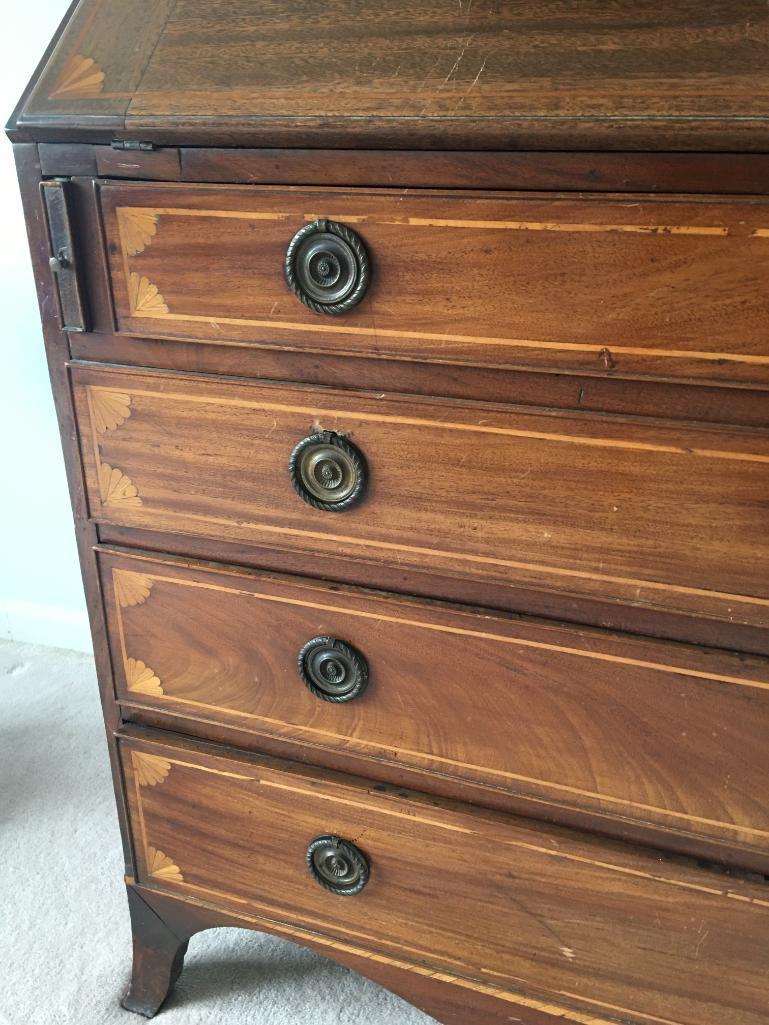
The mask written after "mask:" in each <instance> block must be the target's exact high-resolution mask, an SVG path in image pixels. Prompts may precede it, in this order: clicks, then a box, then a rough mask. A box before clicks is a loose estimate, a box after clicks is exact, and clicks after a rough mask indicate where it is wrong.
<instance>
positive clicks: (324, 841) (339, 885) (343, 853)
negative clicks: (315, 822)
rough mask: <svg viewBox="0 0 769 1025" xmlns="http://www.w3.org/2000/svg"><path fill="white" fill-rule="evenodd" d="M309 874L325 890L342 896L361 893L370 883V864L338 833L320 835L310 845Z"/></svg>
mask: <svg viewBox="0 0 769 1025" xmlns="http://www.w3.org/2000/svg"><path fill="white" fill-rule="evenodd" d="M307 867H308V868H309V870H310V874H311V875H312V877H313V878H314V879H315V880H316V882H318V883H320V885H321V886H323V887H324V888H325V889H326V890H329V891H330V892H331V893H337V894H339V896H340V897H352V896H353V895H354V894H356V893H360V891H361V890H362V889H363V887H364V886H365V885H366V883H367V882H368V877H369V865H368V861H366V858H365V856H364V855H363V853H362V852H361V851H359V850H358V848H357V847H356V846H355V844H352V843H350V841H349V840H342V839H340V837H338V836H319V837H318V838H317V839H316V840H313V841H312V843H311V844H310V846H309V847H308V848H307Z"/></svg>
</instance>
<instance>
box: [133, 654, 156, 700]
mask: <svg viewBox="0 0 769 1025" xmlns="http://www.w3.org/2000/svg"><path fill="white" fill-rule="evenodd" d="M125 675H126V683H127V684H128V689H129V690H130V691H133V692H135V693H139V694H150V695H152V697H156V698H162V697H163V688H162V686H161V684H160V680H159V679H158V678H157V676H156V675H155V673H154V671H153V670H152V669H150V667H149V666H148V665H145V663H144V662H142V661H141V659H138V658H129V659H127V660H126V667H125Z"/></svg>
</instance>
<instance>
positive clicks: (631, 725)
mask: <svg viewBox="0 0 769 1025" xmlns="http://www.w3.org/2000/svg"><path fill="white" fill-rule="evenodd" d="M100 563H101V575H102V586H103V588H104V593H105V596H106V605H107V617H108V622H109V629H110V642H111V648H112V656H113V664H114V665H115V669H116V679H117V688H118V697H119V698H120V699H121V700H123V701H125V702H127V703H129V704H131V705H132V706H150V707H155V708H158V709H159V710H161V711H166V712H167V711H179V712H181V713H182V714H183V715H186V716H190V717H193V718H196V717H197V718H200V719H201V720H203V721H206V720H208V721H210V720H214V721H218V722H221V723H224V724H225V725H232V726H235V727H237V728H238V729H239V730H240V731H242V734H243V737H242V739H243V742H244V743H250V744H251V746H257V747H258V744H259V741H260V738H261V737H262V736H263V735H264V734H267V735H272V736H276V737H285V738H290V739H298V740H300V741H302V742H304V743H306V744H310V745H313V746H317V747H322V748H325V749H326V750H331V751H349V752H356V753H359V754H363V755H365V756H367V757H370V758H374V759H376V760H378V761H385V762H389V763H391V764H393V765H397V766H399V767H400V766H403V765H409V766H412V767H416V768H421V769H424V770H425V771H427V772H432V773H439V774H441V775H443V776H446V775H448V776H456V777H459V778H461V779H466V780H471V781H473V782H482V783H485V784H486V785H488V786H490V787H494V788H496V789H502V790H508V791H509V792H511V793H512V794H519V793H522V792H523V793H526V794H528V795H530V796H531V797H533V798H539V799H540V800H542V801H543V802H546V803H547V802H550V803H551V804H554V805H563V804H566V805H570V806H575V807H578V808H586V809H589V810H591V811H596V810H597V811H600V812H603V813H606V814H610V815H615V816H619V817H622V818H623V819H626V820H627V819H636V820H637V821H638V822H641V823H643V822H656V823H659V824H661V825H664V826H667V827H668V828H670V829H671V830H676V831H679V832H681V831H683V832H690V833H696V834H701V835H705V836H713V837H717V838H719V839H722V840H726V841H732V842H735V843H739V844H742V845H747V846H753V847H756V848H757V849H759V850H760V849H762V848H763V847H764V846H765V845H766V841H767V839H769V808H767V804H766V802H765V800H764V797H763V795H764V794H765V793H766V792H767V791H768V790H769V765H767V760H766V759H765V758H764V756H763V750H764V747H765V742H766V735H767V731H768V730H769V661H767V660H766V659H760V658H750V657H747V656H738V655H736V654H731V653H728V652H724V651H716V650H711V651H708V650H702V649H699V648H693V647H689V646H687V645H676V644H663V643H660V642H652V641H647V640H643V639H634V638H630V637H627V636H622V635H613V634H609V633H602V632H600V631H593V630H584V629H583V630H579V629H577V628H573V627H565V626H558V625H554V624H553V625H547V624H544V623H542V622H536V621H530V620H525V619H518V618H514V617H505V616H502V615H499V614H498V615H491V614H489V613H488V612H482V611H470V610H460V609H456V608H452V607H450V606H443V605H440V604H438V603H430V602H416V601H409V600H408V599H405V598H398V597H396V596H394V595H390V596H380V595H375V594H372V593H366V592H356V591H349V590H347V589H343V588H339V587H331V586H329V585H324V584H322V583H320V582H309V581H307V582H304V583H300V582H295V581H292V580H290V579H286V578H273V577H268V576H259V575H254V574H249V573H247V572H235V571H226V570H225V569H224V568H221V569H220V570H219V571H218V572H215V571H213V570H211V569H207V568H204V567H203V566H202V565H198V566H196V567H194V568H187V567H185V566H183V565H181V564H179V563H175V562H173V561H157V560H153V559H151V558H149V557H144V556H142V557H129V556H125V555H120V556H115V555H111V554H110V555H107V554H104V555H102V556H101V558H100ZM317 636H333V637H336V638H338V639H340V640H342V641H345V642H346V643H348V644H352V645H353V646H354V647H355V648H356V649H357V650H358V651H359V652H361V653H362V654H363V656H364V657H365V659H366V661H367V663H368V668H369V685H368V687H367V689H366V691H365V693H364V694H363V695H362V696H361V697H359V698H357V699H356V700H354V701H352V702H349V703H346V704H344V705H336V704H329V703H327V702H324V701H320V700H318V699H317V698H316V697H314V696H313V695H312V694H311V693H310V692H309V690H307V689H306V687H305V686H304V684H303V683H302V681H301V679H300V677H299V675H298V673H297V668H296V661H297V654H298V652H299V650H300V649H301V648H302V646H303V645H304V644H305V643H306V642H307V641H309V640H310V639H311V638H313V637H317Z"/></svg>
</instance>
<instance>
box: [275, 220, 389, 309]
mask: <svg viewBox="0 0 769 1025" xmlns="http://www.w3.org/2000/svg"><path fill="white" fill-rule="evenodd" d="M283 269H284V273H285V276H286V283H287V285H288V287H289V288H290V289H291V291H292V292H293V293H294V295H295V296H296V297H297V299H299V300H300V301H301V302H303V303H304V305H305V306H307V307H309V308H310V309H311V310H313V311H314V312H315V313H327V314H330V315H331V316H336V315H338V314H340V313H345V312H346V311H347V310H350V309H352V307H353V306H357V304H358V303H359V302H360V301H361V299H362V298H363V296H364V295H365V293H366V289H367V288H368V286H369V283H370V281H371V266H370V263H369V258H368V253H367V252H366V247H365V246H364V245H363V242H362V241H361V240H360V238H359V237H358V235H356V234H355V232H354V231H351V230H350V229H349V228H348V227H346V226H345V225H344V224H339V223H337V222H336V221H327V220H320V221H313V222H312V224H306V225H305V226H304V227H303V228H301V229H300V230H299V231H298V232H297V233H296V235H294V237H293V238H292V239H291V241H290V242H289V244H288V249H287V250H286V260H285V264H284V268H283Z"/></svg>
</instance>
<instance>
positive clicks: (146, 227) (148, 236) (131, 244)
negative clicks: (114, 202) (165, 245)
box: [117, 206, 158, 280]
mask: <svg viewBox="0 0 769 1025" xmlns="http://www.w3.org/2000/svg"><path fill="white" fill-rule="evenodd" d="M117 218H118V225H119V228H120V239H121V242H122V244H123V251H124V252H125V253H126V254H127V255H128V256H138V255H139V253H143V252H144V250H145V249H146V248H147V246H148V245H149V244H150V242H152V240H153V238H154V237H155V234H156V232H157V230H158V215H157V214H156V213H155V212H154V211H152V210H143V209H141V208H140V207H132V206H121V207H118V209H117ZM145 280H146V279H145Z"/></svg>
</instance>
